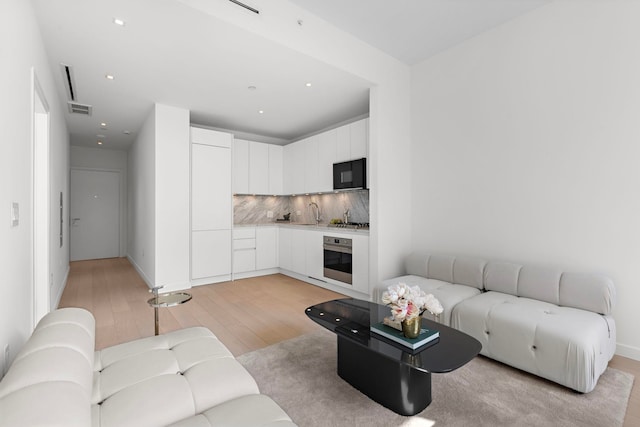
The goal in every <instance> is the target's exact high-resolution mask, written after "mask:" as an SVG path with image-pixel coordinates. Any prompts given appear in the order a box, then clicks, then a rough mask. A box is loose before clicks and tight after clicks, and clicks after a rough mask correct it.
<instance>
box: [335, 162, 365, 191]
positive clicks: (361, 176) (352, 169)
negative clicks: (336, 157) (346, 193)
mask: <svg viewBox="0 0 640 427" xmlns="http://www.w3.org/2000/svg"><path fill="white" fill-rule="evenodd" d="M366 187H367V159H366V158H362V159H357V160H351V161H348V162H341V163H334V164H333V189H334V190H346V189H349V188H366Z"/></svg>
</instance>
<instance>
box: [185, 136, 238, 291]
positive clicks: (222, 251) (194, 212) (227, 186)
mask: <svg viewBox="0 0 640 427" xmlns="http://www.w3.org/2000/svg"><path fill="white" fill-rule="evenodd" d="M232 141H233V136H232V135H231V134H229V133H225V132H218V131H213V130H209V129H201V128H195V127H191V279H192V281H194V280H195V281H197V280H198V279H208V280H209V279H211V280H209V281H220V280H228V279H229V278H230V275H231V252H232V249H231V248H232V247H231V227H232V222H233V207H232V198H231V194H232V193H231V143H232ZM195 284H198V283H195Z"/></svg>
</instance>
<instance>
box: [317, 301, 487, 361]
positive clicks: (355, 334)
mask: <svg viewBox="0 0 640 427" xmlns="http://www.w3.org/2000/svg"><path fill="white" fill-rule="evenodd" d="M305 313H306V314H307V316H309V318H311V319H312V320H313V321H314V322H316V323H318V324H319V325H322V326H324V327H325V328H327V329H328V330H330V331H332V332H334V333H335V334H336V335H338V336H339V337H343V338H346V339H349V340H351V341H353V342H357V343H358V344H360V345H362V346H365V347H368V348H369V349H370V350H371V351H375V352H377V353H380V354H383V355H385V356H386V357H389V358H392V359H394V360H397V361H399V362H401V363H404V364H408V365H411V366H412V367H414V368H416V369H419V370H423V371H425V372H434V373H443V372H451V371H453V370H455V369H458V368H459V367H461V366H463V365H464V364H466V363H468V362H469V361H470V360H471V359H473V358H474V357H475V356H476V355H477V354H478V353H479V352H480V350H481V349H482V345H481V344H480V342H479V341H478V340H476V339H475V338H473V337H471V336H469V335H467V334H465V333H463V332H460V331H458V330H456V329H453V328H450V327H448V326H445V325H443V324H441V323H436V322H433V321H431V320H428V319H424V318H423V319H422V326H423V327H424V328H428V329H434V330H437V331H438V332H439V333H440V336H439V338H437V339H435V340H433V341H431V342H430V343H427V344H425V345H424V346H422V347H419V348H417V349H415V350H412V349H411V348H409V347H405V346H403V345H402V344H398V343H395V342H393V341H391V340H388V339H386V338H384V337H381V336H379V335H377V334H375V333H371V332H370V330H369V327H370V325H371V324H372V323H376V322H382V320H383V319H384V318H385V317H387V316H389V315H390V314H391V312H390V309H389V307H387V306H384V305H380V304H376V303H373V302H369V301H363V300H358V299H355V298H345V299H337V300H332V301H327V302H323V303H320V304H316V305H313V306H311V307H308V308H307V309H306V310H305Z"/></svg>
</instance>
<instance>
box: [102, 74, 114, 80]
mask: <svg viewBox="0 0 640 427" xmlns="http://www.w3.org/2000/svg"><path fill="white" fill-rule="evenodd" d="M104 77H105V78H106V79H107V80H113V79H114V78H115V77H113V74H106V75H105V76H104Z"/></svg>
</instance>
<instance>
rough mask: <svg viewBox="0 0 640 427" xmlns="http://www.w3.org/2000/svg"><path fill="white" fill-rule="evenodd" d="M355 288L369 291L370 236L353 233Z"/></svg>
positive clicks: (359, 290) (364, 291)
mask: <svg viewBox="0 0 640 427" xmlns="http://www.w3.org/2000/svg"><path fill="white" fill-rule="evenodd" d="M350 237H351V239H352V240H351V241H352V244H353V247H352V251H353V255H352V259H351V261H352V263H353V271H352V274H353V277H352V278H353V280H352V281H353V289H354V290H356V291H358V292H362V293H365V294H368V293H369V236H359V235H352V236H350Z"/></svg>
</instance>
